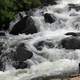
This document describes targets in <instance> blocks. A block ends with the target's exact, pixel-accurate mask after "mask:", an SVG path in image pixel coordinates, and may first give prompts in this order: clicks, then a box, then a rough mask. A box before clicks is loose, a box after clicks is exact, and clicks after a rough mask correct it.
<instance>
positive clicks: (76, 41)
mask: <svg viewBox="0 0 80 80" xmlns="http://www.w3.org/2000/svg"><path fill="white" fill-rule="evenodd" d="M61 45H62V47H63V48H65V49H80V38H79V37H67V38H64V39H63V40H62V41H61Z"/></svg>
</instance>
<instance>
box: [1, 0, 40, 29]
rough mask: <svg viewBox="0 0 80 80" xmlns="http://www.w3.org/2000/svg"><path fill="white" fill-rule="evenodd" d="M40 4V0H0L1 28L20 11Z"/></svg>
mask: <svg viewBox="0 0 80 80" xmlns="http://www.w3.org/2000/svg"><path fill="white" fill-rule="evenodd" d="M40 5H41V2H40V0H0V28H1V27H6V26H7V25H8V24H9V22H10V21H11V20H13V19H14V18H15V15H16V14H17V13H18V12H19V11H24V10H27V9H30V8H35V7H38V6H40Z"/></svg>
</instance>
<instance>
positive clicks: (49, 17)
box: [44, 13, 56, 24]
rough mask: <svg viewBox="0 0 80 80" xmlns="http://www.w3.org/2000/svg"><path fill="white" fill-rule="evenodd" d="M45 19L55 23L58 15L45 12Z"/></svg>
mask: <svg viewBox="0 0 80 80" xmlns="http://www.w3.org/2000/svg"><path fill="white" fill-rule="evenodd" d="M44 20H45V22H46V23H50V24H51V23H54V22H55V21H56V17H55V16H54V15H52V14H49V13H45V14H44Z"/></svg>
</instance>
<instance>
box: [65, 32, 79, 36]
mask: <svg viewBox="0 0 80 80" xmlns="http://www.w3.org/2000/svg"><path fill="white" fill-rule="evenodd" d="M65 35H71V36H80V33H78V32H68V33H66V34H65Z"/></svg>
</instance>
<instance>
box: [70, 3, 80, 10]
mask: <svg viewBox="0 0 80 80" xmlns="http://www.w3.org/2000/svg"><path fill="white" fill-rule="evenodd" d="M71 9H75V10H76V11H79V10H80V5H78V4H69V10H71Z"/></svg>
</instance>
